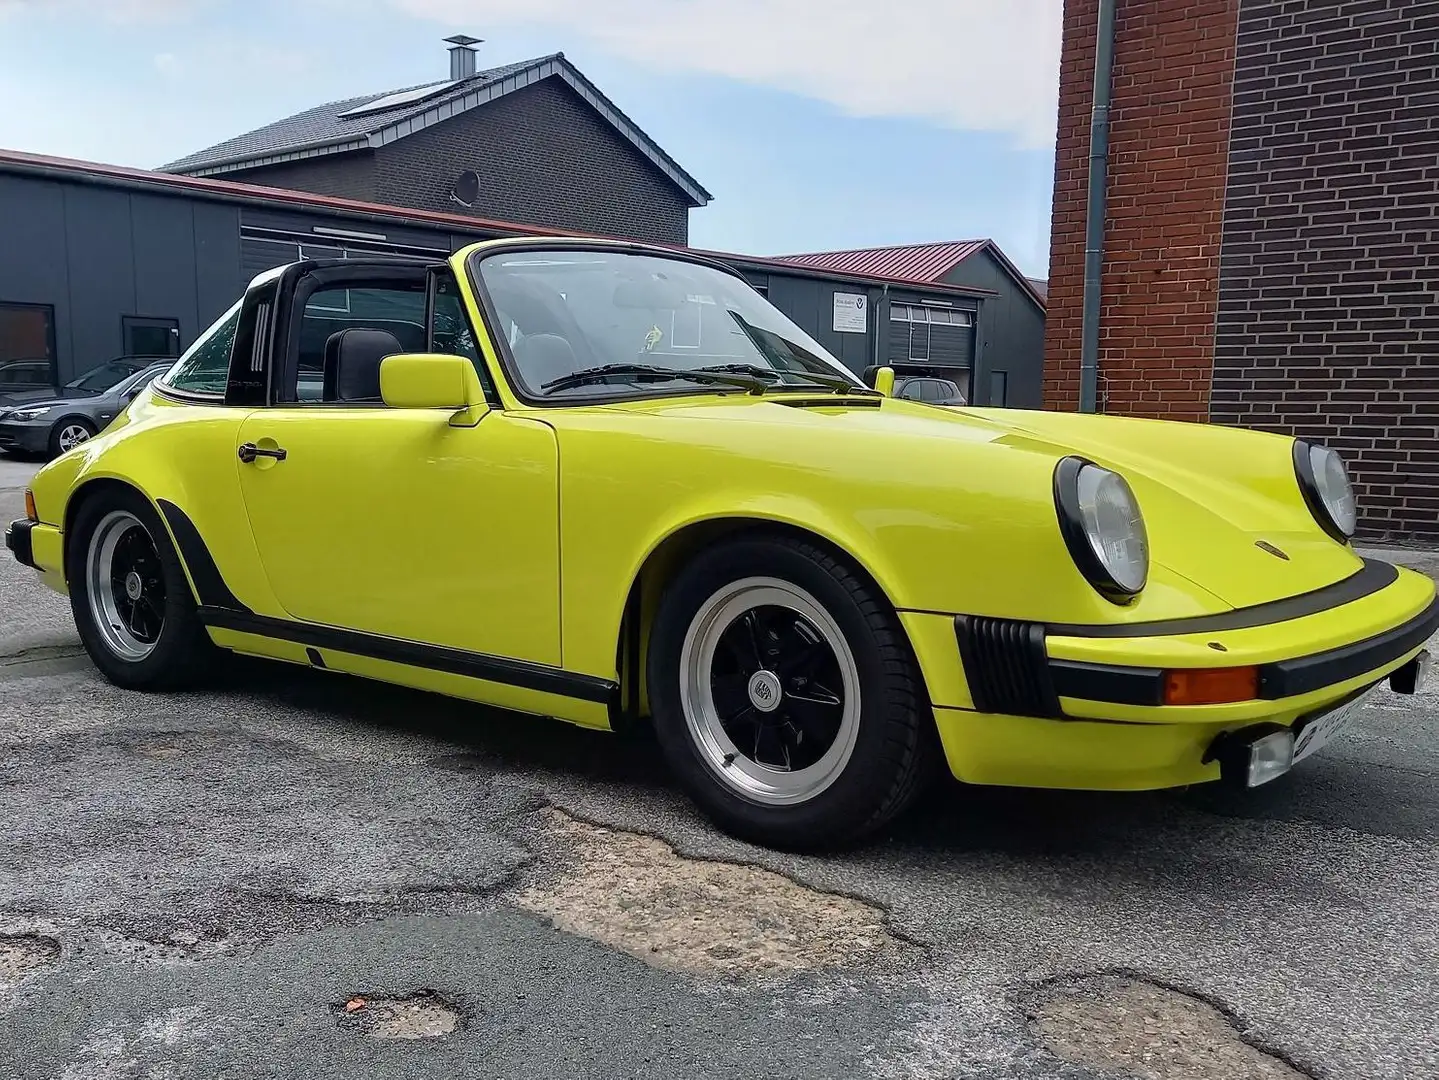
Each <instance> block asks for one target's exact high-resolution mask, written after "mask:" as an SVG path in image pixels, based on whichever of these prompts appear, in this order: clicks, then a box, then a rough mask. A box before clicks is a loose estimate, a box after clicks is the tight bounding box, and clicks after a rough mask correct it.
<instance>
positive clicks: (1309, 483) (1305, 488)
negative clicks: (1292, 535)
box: [1294, 439, 1359, 544]
mask: <svg viewBox="0 0 1439 1080" xmlns="http://www.w3.org/2000/svg"><path fill="white" fill-rule="evenodd" d="M1294 472H1295V475H1296V476H1297V477H1298V480H1299V490H1300V491H1301V492H1303V493H1304V501H1305V502H1307V503H1308V504H1309V510H1310V512H1311V513H1313V515H1314V519H1315V520H1316V521H1318V522H1319V524H1320V526H1321V527H1322V528H1323V529H1324V531H1325V532H1327V533H1328V534H1329V535H1330V536H1332V537H1334V539H1336V540H1338V541H1339V542H1340V543H1341V544H1347V543H1348V542H1349V538H1350V537H1352V536H1353V535H1354V529H1355V526H1356V525H1358V523H1359V511H1358V508H1357V507H1356V506H1355V504H1354V488H1353V487H1352V486H1351V485H1350V483H1349V470H1348V469H1346V468H1345V467H1344V459H1343V458H1341V457H1340V456H1339V455H1338V454H1337V453H1335V452H1334V451H1333V450H1331V449H1329V447H1327V446H1311V445H1310V444H1309V443H1307V442H1305V441H1304V440H1303V439H1295V440H1294Z"/></svg>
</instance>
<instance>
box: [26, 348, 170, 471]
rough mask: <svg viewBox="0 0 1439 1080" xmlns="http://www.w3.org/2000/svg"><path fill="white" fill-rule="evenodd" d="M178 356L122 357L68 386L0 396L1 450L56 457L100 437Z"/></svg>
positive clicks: (86, 374)
mask: <svg viewBox="0 0 1439 1080" xmlns="http://www.w3.org/2000/svg"><path fill="white" fill-rule="evenodd" d="M174 363H175V359H174V357H159V356H121V357H117V358H116V359H114V360H110V361H108V362H106V363H104V364H101V365H100V366H99V367H97V368H93V369H92V370H90V371H87V372H86V373H85V374H84V375H81V376H80V377H79V378H78V379H72V380H71V381H70V382H68V383H66V384H65V386H64V387H62V388H61V389H59V390H56V389H55V388H54V387H47V388H44V389H28V390H17V391H15V392H12V393H8V394H7V393H0V451H4V452H5V453H7V454H33V455H39V456H44V457H47V458H53V457H58V456H59V455H60V454H63V453H64V452H65V451H66V450H69V449H71V448H72V447H74V446H78V445H79V444H80V443H82V442H84V441H85V440H86V439H89V438H92V437H93V436H94V435H95V434H96V433H97V432H99V431H102V430H104V428H105V425H106V424H108V423H109V422H110V421H111V420H113V419H115V417H116V416H118V415H119V414H120V412H121V411H122V410H123V409H124V408H125V406H126V405H128V404H130V402H131V401H133V400H134V398H135V395H136V394H138V393H139V392H140V391H141V390H142V389H144V387H145V386H146V385H147V384H148V383H149V382H150V380H151V379H153V378H154V377H155V376H156V375H159V374H160V373H161V372H162V371H168V370H169V369H170V367H171V366H173V365H174Z"/></svg>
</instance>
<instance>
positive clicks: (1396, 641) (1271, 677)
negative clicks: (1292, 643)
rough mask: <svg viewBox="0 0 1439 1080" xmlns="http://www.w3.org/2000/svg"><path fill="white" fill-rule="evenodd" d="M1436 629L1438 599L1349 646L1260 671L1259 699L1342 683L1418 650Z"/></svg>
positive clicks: (1284, 695) (1274, 664)
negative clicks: (1405, 619) (1402, 620)
mask: <svg viewBox="0 0 1439 1080" xmlns="http://www.w3.org/2000/svg"><path fill="white" fill-rule="evenodd" d="M1436 630H1439V597H1436V598H1435V599H1434V601H1433V602H1432V603H1431V604H1430V605H1429V606H1428V607H1427V608H1425V609H1424V610H1423V611H1422V612H1420V613H1419V614H1418V615H1416V616H1415V617H1414V618H1412V619H1410V620H1409V621H1408V622H1406V623H1403V624H1401V625H1399V626H1396V627H1394V629H1392V630H1386V631H1384V632H1383V633H1382V634H1376V635H1374V636H1373V637H1371V638H1366V639H1365V640H1364V641H1356V642H1354V643H1353V644H1352V645H1341V646H1340V647H1339V648H1337V649H1329V650H1327V651H1325V652H1322V653H1314V654H1313V655H1312V656H1301V657H1298V658H1296V659H1294V660H1278V661H1275V662H1274V663H1272V664H1264V665H1263V666H1261V667H1260V669H1259V696H1260V697H1262V698H1265V699H1266V700H1271V701H1272V700H1274V699H1275V698H1286V697H1294V696H1296V695H1298V694H1307V693H1309V691H1311V690H1320V689H1322V688H1323V687H1326V686H1333V685H1334V684H1335V683H1338V682H1344V681H1345V680H1346V679H1352V678H1354V677H1355V676H1357V675H1363V674H1364V673H1365V672H1366V671H1373V670H1374V669H1375V668H1377V667H1380V666H1382V665H1383V664H1387V663H1388V662H1389V661H1390V660H1396V659H1398V658H1399V657H1401V656H1403V655H1404V654H1405V653H1407V652H1408V651H1409V650H1410V649H1417V648H1418V647H1419V646H1420V645H1423V644H1424V642H1426V641H1428V640H1429V639H1430V638H1431V637H1432V636H1433V635H1434V633H1435V631H1436Z"/></svg>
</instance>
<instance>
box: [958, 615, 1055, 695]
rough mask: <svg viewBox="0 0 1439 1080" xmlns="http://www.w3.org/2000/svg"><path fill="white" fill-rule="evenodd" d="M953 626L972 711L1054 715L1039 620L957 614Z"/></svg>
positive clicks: (1050, 683)
mask: <svg viewBox="0 0 1439 1080" xmlns="http://www.w3.org/2000/svg"><path fill="white" fill-rule="evenodd" d="M954 630H955V634H956V636H957V637H958V638H959V656H960V659H961V661H963V663H964V677H965V680H966V681H967V682H968V683H969V693H970V696H971V697H972V698H973V699H974V707H975V709H976V710H977V711H979V712H986V713H1002V714H1005V715H1007V716H1046V717H1051V716H1052V717H1057V716H1059V715H1060V708H1059V695H1058V694H1056V693H1055V690H1054V683H1053V681H1052V680H1051V679H1050V677H1049V662H1048V658H1047V657H1046V655H1045V652H1044V627H1043V626H1042V625H1040V624H1039V623H1028V622H1017V621H1015V620H1013V619H992V618H988V617H985V616H980V615H960V616H958V617H956V618H955V620H954Z"/></svg>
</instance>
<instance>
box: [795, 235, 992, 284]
mask: <svg viewBox="0 0 1439 1080" xmlns="http://www.w3.org/2000/svg"><path fill="white" fill-rule="evenodd" d="M988 243H989V241H988V240H954V241H950V242H947V243H942V244H909V245H906V246H904V247H877V248H852V249H850V250H848V251H816V252H811V253H809V254H805V255H779V256H776V258H777V259H778V260H779V261H780V262H792V263H800V264H801V265H804V266H814V267H818V268H820V269H822V270H840V271H845V272H849V273H861V274H875V275H878V276H880V277H887V278H894V279H896V280H899V281H919V282H924V283H925V284H930V283H931V282H935V281H939V280H940V279H941V278H943V277H944V275H945V274H947V273H949V272H950V271H951V270H953V269H954V268H955V267H956V266H958V265H959V264H960V263H962V262H964V260H965V259H967V258H969V257H970V256H971V255H973V254H974V253H975V252H976V251H979V250H980V249H981V248H983V247H984V246H985V245H986V244H988Z"/></svg>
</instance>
